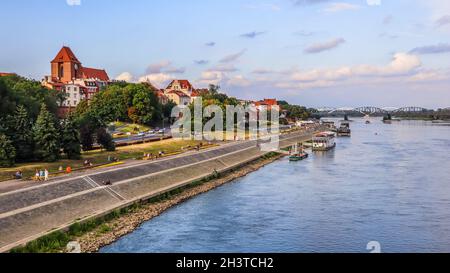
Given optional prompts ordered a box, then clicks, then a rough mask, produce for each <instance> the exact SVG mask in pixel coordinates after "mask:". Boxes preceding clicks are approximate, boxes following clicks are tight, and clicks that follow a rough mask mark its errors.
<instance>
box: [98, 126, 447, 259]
mask: <svg viewBox="0 0 450 273" xmlns="http://www.w3.org/2000/svg"><path fill="white" fill-rule="evenodd" d="M351 127H352V137H351V138H338V139H337V147H336V149H335V150H333V151H330V152H325V153H312V154H311V156H310V158H309V159H307V160H305V161H301V162H295V163H292V162H289V161H288V160H287V159H282V160H279V161H277V162H275V163H272V164H270V165H268V166H266V167H264V168H262V169H260V170H259V171H256V172H254V173H251V174H250V175H248V176H246V177H243V178H241V179H238V180H236V181H235V182H233V183H229V184H226V185H224V186H222V187H220V188H217V189H214V190H212V191H210V192H207V193H205V194H202V195H199V196H197V197H195V198H193V199H191V200H188V201H186V202H184V203H182V204H180V205H178V206H176V207H174V208H172V209H170V210H168V211H167V212H165V213H163V214H162V215H160V216H159V217H156V218H154V219H152V220H150V221H148V222H146V223H144V224H143V225H142V226H140V227H139V228H138V229H137V230H136V231H134V232H133V233H131V234H129V235H127V236H124V237H123V238H121V239H119V240H118V241H117V242H115V243H113V244H112V245H110V246H106V247H104V248H102V249H101V251H100V252H138V253H142V252H144V253H147V252H157V253H166V252H258V253H259V252H281V253H297V252H302V253H303V252H368V251H367V250H366V247H367V244H368V242H369V241H377V242H379V244H380V245H381V251H383V252H450V239H449V238H450V126H445V125H440V126H438V125H433V124H432V123H431V122H424V121H402V122H394V123H393V124H390V125H388V124H383V123H382V122H381V121H380V119H376V118H373V119H372V123H371V124H365V122H364V120H362V119H357V120H355V121H354V122H352V124H351Z"/></svg>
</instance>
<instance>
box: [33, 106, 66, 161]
mask: <svg viewBox="0 0 450 273" xmlns="http://www.w3.org/2000/svg"><path fill="white" fill-rule="evenodd" d="M33 138H34V141H35V151H34V154H35V157H36V159H38V160H43V161H46V162H54V161H56V160H58V158H59V155H60V138H59V133H58V129H57V127H56V121H55V117H54V116H53V115H52V114H51V113H50V112H49V111H48V110H47V106H46V105H45V104H44V103H43V104H42V106H41V112H40V113H39V116H38V118H37V120H36V123H35V124H34V126H33Z"/></svg>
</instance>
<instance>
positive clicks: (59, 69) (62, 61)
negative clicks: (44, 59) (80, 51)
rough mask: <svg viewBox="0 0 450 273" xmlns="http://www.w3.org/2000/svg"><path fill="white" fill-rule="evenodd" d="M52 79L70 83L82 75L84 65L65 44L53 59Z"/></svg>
mask: <svg viewBox="0 0 450 273" xmlns="http://www.w3.org/2000/svg"><path fill="white" fill-rule="evenodd" d="M51 69H52V80H54V81H57V82H63V83H68V82H70V81H72V80H73V79H78V78H80V77H81V70H82V66H81V63H80V61H78V59H77V57H76V56H75V54H73V52H72V50H71V49H70V48H69V47H66V46H64V47H63V48H62V49H61V50H60V51H59V53H58V55H56V57H55V58H54V59H53V61H51Z"/></svg>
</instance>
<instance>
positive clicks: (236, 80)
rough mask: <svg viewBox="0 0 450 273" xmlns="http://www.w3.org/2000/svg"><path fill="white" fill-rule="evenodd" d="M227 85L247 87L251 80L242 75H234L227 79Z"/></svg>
mask: <svg viewBox="0 0 450 273" xmlns="http://www.w3.org/2000/svg"><path fill="white" fill-rule="evenodd" d="M227 85H229V86H239V87H247V86H250V85H251V81H250V80H248V79H246V78H245V77H244V76H242V75H236V76H233V77H231V78H230V79H228V81H227Z"/></svg>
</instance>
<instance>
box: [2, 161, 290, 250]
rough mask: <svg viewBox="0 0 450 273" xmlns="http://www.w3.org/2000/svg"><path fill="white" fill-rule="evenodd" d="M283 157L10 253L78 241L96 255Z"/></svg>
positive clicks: (215, 176)
mask: <svg viewBox="0 0 450 273" xmlns="http://www.w3.org/2000/svg"><path fill="white" fill-rule="evenodd" d="M282 157H284V155H282V154H279V153H276V152H272V153H269V154H266V155H264V156H262V157H260V158H258V159H255V160H254V161H251V162H249V163H246V164H245V165H242V166H239V167H237V168H235V169H233V170H230V171H227V172H225V173H221V174H219V173H214V174H211V175H210V176H209V177H205V178H203V179H201V180H199V181H195V182H193V183H191V184H189V185H187V186H184V187H182V188H178V189H175V190H172V191H170V192H167V193H164V194H161V195H159V196H157V197H154V198H151V199H149V200H147V201H145V202H141V203H135V204H133V205H131V206H129V207H126V208H122V209H118V210H116V211H113V212H111V213H109V214H107V215H105V216H103V217H99V218H96V219H93V220H90V221H88V222H84V223H75V224H73V225H72V226H70V227H69V228H68V230H66V231H55V232H53V233H51V234H48V235H46V236H43V237H41V238H38V239H36V240H34V241H31V242H29V243H27V244H26V245H25V246H21V247H17V248H14V249H12V250H11V251H10V252H11V253H62V252H66V251H67V249H66V246H67V244H68V243H69V242H71V241H77V242H78V243H79V244H80V246H81V252H83V253H93V252H98V251H99V249H100V248H102V247H104V246H107V245H110V244H112V243H114V242H115V241H117V240H118V239H120V238H121V237H123V236H125V235H127V234H129V233H131V232H133V231H134V230H135V229H136V228H138V227H139V226H140V225H142V224H143V223H144V222H146V221H149V220H151V219H153V218H155V217H157V216H159V215H161V214H162V213H163V212H165V211H166V210H168V209H170V208H172V207H174V206H176V205H178V204H180V203H182V202H184V201H187V200H189V199H191V198H193V197H194V196H197V195H199V194H202V193H205V192H208V191H210V190H212V189H215V188H217V187H220V186H222V185H224V184H227V183H230V182H233V181H235V180H236V179H238V178H241V177H244V176H246V175H248V174H250V173H252V172H254V171H257V170H259V169H260V168H262V167H264V166H265V165H268V164H270V163H273V162H275V161H277V160H278V159H280V158H282Z"/></svg>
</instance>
